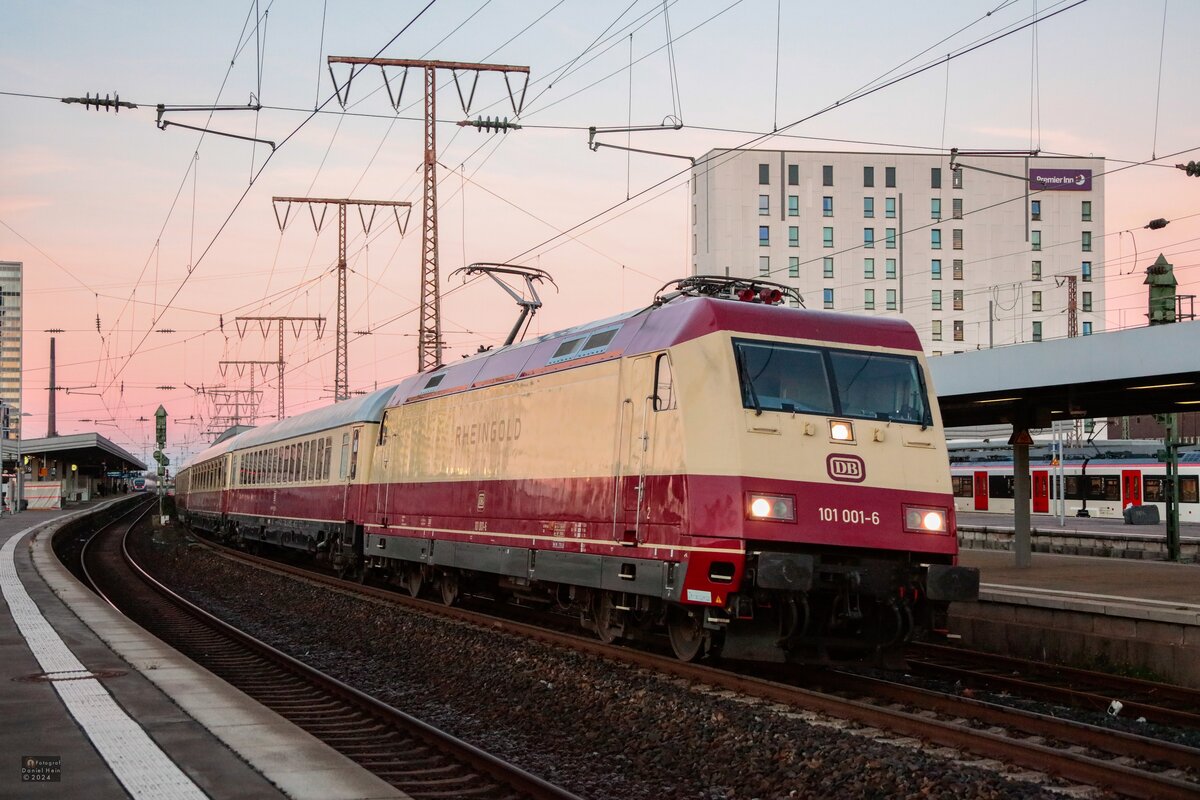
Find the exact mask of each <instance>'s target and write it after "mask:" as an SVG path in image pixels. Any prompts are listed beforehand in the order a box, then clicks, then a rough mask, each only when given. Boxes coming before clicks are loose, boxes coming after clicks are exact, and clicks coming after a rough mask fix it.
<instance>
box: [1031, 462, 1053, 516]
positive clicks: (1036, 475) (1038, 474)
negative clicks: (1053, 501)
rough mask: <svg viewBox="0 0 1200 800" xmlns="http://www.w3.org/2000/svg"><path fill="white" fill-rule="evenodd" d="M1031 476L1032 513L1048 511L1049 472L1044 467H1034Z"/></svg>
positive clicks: (1047, 512) (1045, 512) (1046, 512)
mask: <svg viewBox="0 0 1200 800" xmlns="http://www.w3.org/2000/svg"><path fill="white" fill-rule="evenodd" d="M1032 478H1033V487H1032V488H1033V492H1032V494H1033V497H1032V498H1031V499H1032V500H1033V513H1035V514H1049V513H1050V473H1049V472H1048V471H1047V470H1044V469H1035V470H1034V471H1033V473H1032Z"/></svg>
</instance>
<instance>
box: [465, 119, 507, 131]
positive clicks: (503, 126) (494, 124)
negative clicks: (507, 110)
mask: <svg viewBox="0 0 1200 800" xmlns="http://www.w3.org/2000/svg"><path fill="white" fill-rule="evenodd" d="M458 126H459V127H460V128H476V129H478V130H481V131H484V132H486V133H508V132H509V131H519V130H521V126H520V125H519V124H518V123H516V122H509V121H508V117H494V118H493V117H476V118H475V119H473V120H472V119H464V120H462V121H461V122H459V123H458Z"/></svg>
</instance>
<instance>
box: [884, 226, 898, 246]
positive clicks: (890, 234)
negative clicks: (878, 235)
mask: <svg viewBox="0 0 1200 800" xmlns="http://www.w3.org/2000/svg"><path fill="white" fill-rule="evenodd" d="M884 234H885V235H884V237H883V238H884V245H883V246H884V247H886V248H887V249H888V250H895V249H896V229H895V228H888V229H886V230H885V231H884Z"/></svg>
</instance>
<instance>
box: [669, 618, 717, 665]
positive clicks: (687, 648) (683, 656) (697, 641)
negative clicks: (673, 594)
mask: <svg viewBox="0 0 1200 800" xmlns="http://www.w3.org/2000/svg"><path fill="white" fill-rule="evenodd" d="M700 619H701V618H700V616H699V615H698V614H696V613H695V612H692V611H688V610H687V609H685V608H683V607H682V606H671V607H669V608H668V609H667V635H668V637H670V639H671V649H672V650H674V651H675V657H676V658H678V659H679V660H680V661H695V660H696V658H697V657H699V656H700V655H701V654H702V653H703V652H704V650H705V645H706V642H707V640H708V632H707V631H705V630H704V626H703V625H702V624H701V622H700Z"/></svg>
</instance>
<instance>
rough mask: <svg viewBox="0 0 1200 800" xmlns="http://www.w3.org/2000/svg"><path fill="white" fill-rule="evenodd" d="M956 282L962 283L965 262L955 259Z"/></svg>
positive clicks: (954, 276)
mask: <svg viewBox="0 0 1200 800" xmlns="http://www.w3.org/2000/svg"><path fill="white" fill-rule="evenodd" d="M953 278H954V280H956V281H961V280H962V279H963V262H962V259H961V258H956V259H954V275H953Z"/></svg>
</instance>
